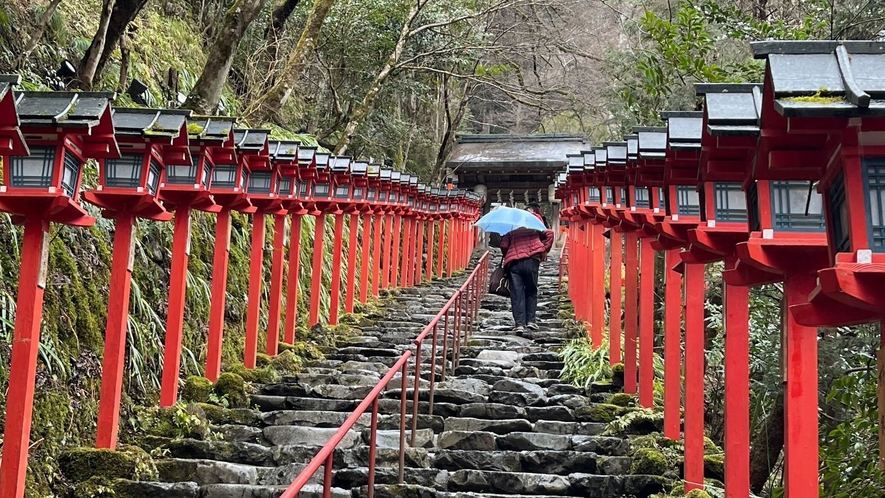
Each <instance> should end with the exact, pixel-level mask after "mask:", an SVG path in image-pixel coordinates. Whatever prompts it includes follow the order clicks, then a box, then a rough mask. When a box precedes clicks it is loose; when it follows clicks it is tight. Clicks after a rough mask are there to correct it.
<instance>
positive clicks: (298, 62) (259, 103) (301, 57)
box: [244, 0, 335, 123]
mask: <svg viewBox="0 0 885 498" xmlns="http://www.w3.org/2000/svg"><path fill="white" fill-rule="evenodd" d="M334 3H335V0H315V1H314V4H313V8H312V9H311V11H310V15H309V16H308V17H307V24H305V26H304V30H303V31H302V32H301V38H300V39H299V40H298V44H297V45H296V46H295V50H294V51H293V52H292V55H290V56H289V60H288V61H286V66H285V67H284V68H283V71H282V73H281V74H280V76H279V78H278V79H277V82H276V83H275V84H274V85H273V86H272V87H271V88H270V89H269V90H268V91H267V92H265V94H264V95H263V96H261V97H259V98H257V99H255V101H254V102H253V103H252V105H250V106H249V108H248V109H246V112H245V113H244V115H245V116H246V117H249V118H250V119H252V120H253V121H255V122H258V123H261V122H265V121H268V120H270V119H271V118H272V117H278V112H279V110H280V109H282V107H283V106H284V105H285V104H286V101H288V100H289V96H290V95H292V89H293V88H294V87H295V83H297V82H298V78H299V77H301V73H302V72H304V68H305V66H306V65H307V57H308V55H309V54H310V53H311V52H312V51H313V48H314V47H315V46H316V40H317V37H319V35H320V31H321V30H322V28H323V22H324V21H325V20H326V16H327V15H328V14H329V10H330V9H331V8H332V5H333V4H334Z"/></svg>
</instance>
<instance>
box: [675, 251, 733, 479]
mask: <svg viewBox="0 0 885 498" xmlns="http://www.w3.org/2000/svg"><path fill="white" fill-rule="evenodd" d="M680 251H681V249H670V250H668V251H667V252H666V255H665V257H666V262H665V265H664V266H665V268H664V283H665V285H666V287H665V289H664V437H666V438H668V439H672V440H673V441H678V440H679V437H680V433H681V425H682V423H681V421H682V414H681V413H680V410H679V408H680V407H681V406H682V380H681V375H682V373H681V372H682V275H681V274H680V273H679V272H675V271H673V267H675V266H676V265H678V264H679V262H680V261H681V259H680V257H679V253H680ZM748 496H749V494H748Z"/></svg>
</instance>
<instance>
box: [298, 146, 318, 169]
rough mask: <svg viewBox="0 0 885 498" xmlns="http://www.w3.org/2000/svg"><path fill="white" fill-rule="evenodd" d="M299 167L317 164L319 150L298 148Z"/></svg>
mask: <svg viewBox="0 0 885 498" xmlns="http://www.w3.org/2000/svg"><path fill="white" fill-rule="evenodd" d="M297 154H298V166H302V167H310V166H313V165H314V164H315V161H316V154H317V148H316V147H300V146H299V147H298V152H297Z"/></svg>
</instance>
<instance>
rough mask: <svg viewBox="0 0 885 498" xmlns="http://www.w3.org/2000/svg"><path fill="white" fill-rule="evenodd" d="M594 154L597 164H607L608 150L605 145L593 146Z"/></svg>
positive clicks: (598, 165) (600, 165) (599, 165)
mask: <svg viewBox="0 0 885 498" xmlns="http://www.w3.org/2000/svg"><path fill="white" fill-rule="evenodd" d="M593 154H594V155H595V156H596V166H597V167H602V166H605V161H606V160H607V159H608V151H607V150H605V147H593Z"/></svg>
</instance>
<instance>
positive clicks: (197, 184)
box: [160, 118, 236, 407]
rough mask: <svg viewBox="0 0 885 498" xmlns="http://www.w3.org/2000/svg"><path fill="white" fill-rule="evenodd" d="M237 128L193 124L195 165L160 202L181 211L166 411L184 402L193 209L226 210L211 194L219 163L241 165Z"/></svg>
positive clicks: (174, 169) (171, 175)
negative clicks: (184, 336) (180, 397)
mask: <svg viewBox="0 0 885 498" xmlns="http://www.w3.org/2000/svg"><path fill="white" fill-rule="evenodd" d="M233 124H234V119H233V118H194V119H189V120H188V127H187V129H188V140H189V144H190V146H191V151H190V152H191V158H192V161H191V163H190V164H187V165H183V166H182V165H176V166H172V165H170V166H168V167H167V168H166V172H165V175H164V177H163V182H162V183H161V184H160V199H162V200H163V204H164V205H165V206H166V209H170V210H172V209H174V210H175V221H174V223H175V226H174V229H173V235H172V268H171V272H172V273H171V277H170V282H169V309H168V312H167V317H166V340H165V344H164V354H163V358H164V360H163V378H162V386H161V391H160V406H164V407H165V406H172V405H174V404H175V402H176V401H177V400H178V376H179V370H180V366H181V339H182V331H183V326H184V300H185V294H186V291H187V261H188V256H189V254H190V213H191V210H192V209H198V210H201V211H206V212H213V213H217V212H219V211H220V210H221V206H218V205H216V204H215V202H214V200H213V198H212V196H211V195H210V193H209V184H210V181H211V179H212V174H213V168H214V166H215V165H216V164H231V163H234V164H235V163H236V155H235V154H236V152H235V149H234V146H233V143H234V141H233Z"/></svg>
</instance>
